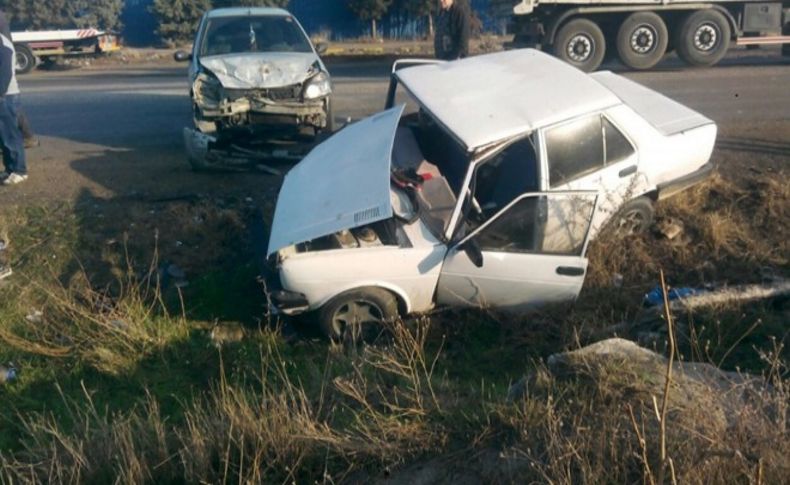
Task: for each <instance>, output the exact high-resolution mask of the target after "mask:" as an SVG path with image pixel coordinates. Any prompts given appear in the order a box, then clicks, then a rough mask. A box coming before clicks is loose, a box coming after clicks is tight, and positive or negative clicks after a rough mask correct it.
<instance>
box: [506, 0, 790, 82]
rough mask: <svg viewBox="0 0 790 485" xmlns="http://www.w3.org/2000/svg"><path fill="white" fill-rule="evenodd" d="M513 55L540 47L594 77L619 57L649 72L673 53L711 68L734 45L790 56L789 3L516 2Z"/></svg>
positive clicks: (745, 0)
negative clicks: (778, 49) (777, 48)
mask: <svg viewBox="0 0 790 485" xmlns="http://www.w3.org/2000/svg"><path fill="white" fill-rule="evenodd" d="M510 5H511V6H512V17H511V22H510V25H509V31H510V33H512V34H514V37H513V41H512V42H511V43H510V44H509V46H508V47H510V48H520V47H539V48H541V49H543V50H545V51H548V52H551V53H553V54H554V55H555V56H557V57H559V58H560V59H563V60H565V61H567V62H569V63H570V64H572V65H574V66H576V67H578V68H580V69H582V70H584V71H594V70H595V69H597V68H598V66H599V65H600V64H601V62H602V61H603V60H604V59H608V58H612V57H615V56H616V57H617V58H619V59H620V61H622V63H623V64H625V65H626V66H628V67H630V68H632V69H650V68H651V67H653V66H655V65H656V64H657V63H658V62H659V61H660V60H661V59H662V58H663V57H664V55H665V54H666V53H667V52H671V51H675V52H677V54H678V57H680V59H682V60H683V61H685V62H686V63H687V64H689V65H691V66H712V65H714V64H716V63H717V62H719V61H720V60H721V59H722V57H724V55H725V54H726V52H727V49H729V48H730V47H731V46H733V45H739V46H741V45H745V46H761V45H770V44H782V54H783V55H790V2H787V1H785V2H766V1H764V0H763V1H760V0H715V1H704V0H702V1H701V0H514V1H513V3H511V4H510Z"/></svg>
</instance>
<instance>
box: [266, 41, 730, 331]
mask: <svg viewBox="0 0 790 485" xmlns="http://www.w3.org/2000/svg"><path fill="white" fill-rule="evenodd" d="M404 65H407V64H406V63H399V64H396V66H395V67H394V68H393V75H392V81H391V85H390V91H389V95H388V100H387V108H388V109H387V110H386V111H384V112H381V113H378V114H376V115H374V116H371V117H369V118H367V119H364V120H362V121H359V122H357V123H355V124H353V125H350V126H347V127H346V128H344V129H343V130H341V131H339V132H338V133H336V134H335V135H334V136H332V137H331V138H330V139H329V140H327V141H326V142H324V143H322V144H320V145H318V146H317V147H316V148H315V149H314V150H313V151H312V152H311V153H310V154H309V155H308V156H307V157H306V158H305V159H304V160H303V161H302V162H301V163H299V164H297V165H296V166H295V167H294V168H293V169H292V170H291V171H290V172H289V173H288V175H287V176H286V178H285V181H284V184H283V186H282V189H281V191H280V194H279V198H278V201H277V206H276V209H275V214H274V219H273V223H272V226H271V235H270V239H269V247H268V255H269V263H270V264H271V267H270V268H271V270H270V272H269V279H268V294H269V296H270V300H271V302H272V305H273V308H274V309H275V311H278V312H281V313H284V314H286V315H292V314H298V313H302V312H306V311H317V312H318V316H319V321H320V324H321V326H322V328H323V329H324V331H325V332H326V333H327V334H328V335H329V336H330V337H332V338H340V337H341V336H342V335H343V334H344V333H345V332H347V331H348V330H349V329H354V331H355V332H356V331H357V330H358V329H359V328H360V326H362V327H365V326H367V324H372V323H375V322H377V321H380V320H383V319H390V318H394V317H395V316H397V315H398V314H401V315H405V314H409V313H413V312H424V311H427V310H429V309H431V308H432V307H434V305H437V304H438V305H467V306H487V307H491V308H499V309H504V310H516V311H521V310H523V309H526V308H530V307H534V306H536V305H541V304H545V303H549V302H557V301H564V300H573V299H574V298H576V296H577V295H578V293H579V291H580V290H581V287H582V283H583V282H584V276H585V273H586V270H587V259H586V257H585V253H586V250H587V244H588V242H589V240H590V239H591V238H593V237H595V235H596V234H597V233H598V232H599V231H600V229H601V227H603V226H604V224H606V223H607V222H610V221H611V222H612V223H613V224H617V225H622V226H623V228H626V229H630V230H633V231H638V230H640V229H643V228H644V227H646V226H647V225H648V224H649V223H650V219H651V218H652V205H653V201H655V200H657V199H660V198H662V197H666V196H669V195H671V194H673V193H675V192H677V191H679V190H682V189H683V188H685V187H688V186H690V185H692V184H694V183H696V182H698V181H700V180H702V179H703V178H704V177H705V176H706V175H707V174H709V173H710V170H711V168H712V164H711V163H710V162H709V158H710V155H711V152H712V150H713V145H714V141H715V138H716V125H715V124H714V123H713V122H712V121H711V120H709V119H708V118H705V117H704V116H702V115H701V114H699V113H696V112H694V111H692V110H691V109H689V108H687V107H685V106H682V105H680V104H678V103H676V102H674V101H672V100H670V99H668V98H666V97H664V96H662V95H661V94H659V93H657V92H655V91H652V90H650V89H648V88H646V87H643V86H641V85H639V84H636V83H634V82H632V81H629V80H628V79H626V78H624V77H621V76H619V75H616V74H613V73H611V72H600V73H596V74H593V75H589V74H585V73H583V72H582V71H580V70H578V69H576V68H574V67H572V66H569V65H568V64H566V63H564V62H562V61H560V60H558V59H556V58H554V57H551V56H549V55H547V54H544V53H541V52H540V51H537V50H534V49H523V50H515V51H506V52H502V53H496V54H488V55H483V56H477V57H472V58H468V59H463V60H459V61H452V62H448V63H438V62H433V63H431V64H427V65H418V66H411V67H404ZM615 214H616V216H615Z"/></svg>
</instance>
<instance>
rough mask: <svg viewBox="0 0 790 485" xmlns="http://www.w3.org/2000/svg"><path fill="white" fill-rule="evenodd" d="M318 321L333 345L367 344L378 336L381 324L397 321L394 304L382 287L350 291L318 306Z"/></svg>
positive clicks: (396, 310)
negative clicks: (348, 343) (337, 343)
mask: <svg viewBox="0 0 790 485" xmlns="http://www.w3.org/2000/svg"><path fill="white" fill-rule="evenodd" d="M318 318H319V321H318V323H319V325H320V326H321V330H322V331H323V332H324V334H325V335H326V336H327V337H328V338H329V339H330V340H332V341H334V342H352V343H356V342H358V341H366V342H370V341H372V340H375V339H376V337H378V336H379V335H380V334H381V332H382V330H383V326H382V324H383V323H385V322H388V321H393V320H395V319H396V318H398V302H397V300H396V299H395V296H394V295H393V294H392V293H390V292H389V291H387V290H384V289H382V288H364V289H358V290H350V291H346V292H345V293H341V294H340V295H338V296H336V297H335V298H333V299H332V300H331V301H330V302H329V303H327V304H325V305H324V306H323V307H321V310H320V311H319V314H318Z"/></svg>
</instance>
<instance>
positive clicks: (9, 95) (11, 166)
mask: <svg viewBox="0 0 790 485" xmlns="http://www.w3.org/2000/svg"><path fill="white" fill-rule="evenodd" d="M15 58H16V53H15V52H14V43H13V42H11V29H10V28H9V26H8V20H7V19H6V16H5V12H3V11H0V139H1V140H2V142H3V165H5V173H3V174H0V179H2V180H3V185H13V184H18V183H19V182H24V181H25V180H27V166H26V165H25V147H24V140H23V139H22V132H21V131H20V130H19V120H18V118H17V111H18V110H19V86H18V85H17V83H16V73H15Z"/></svg>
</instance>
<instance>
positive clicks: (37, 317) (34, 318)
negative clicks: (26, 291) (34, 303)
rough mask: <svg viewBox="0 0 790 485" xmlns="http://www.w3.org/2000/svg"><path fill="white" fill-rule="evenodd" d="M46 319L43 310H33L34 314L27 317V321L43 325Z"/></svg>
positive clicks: (31, 313)
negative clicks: (42, 322)
mask: <svg viewBox="0 0 790 485" xmlns="http://www.w3.org/2000/svg"><path fill="white" fill-rule="evenodd" d="M43 318H44V313H42V312H41V310H33V311H32V312H30V313H28V314H27V315H25V320H27V321H28V322H30V323H41V321H42V320H43Z"/></svg>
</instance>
